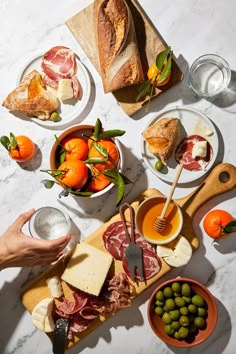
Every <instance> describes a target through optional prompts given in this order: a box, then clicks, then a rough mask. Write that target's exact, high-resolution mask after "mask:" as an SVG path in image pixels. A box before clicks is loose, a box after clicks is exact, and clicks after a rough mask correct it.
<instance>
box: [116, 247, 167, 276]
mask: <svg viewBox="0 0 236 354" xmlns="http://www.w3.org/2000/svg"><path fill="white" fill-rule="evenodd" d="M123 268H124V271H125V272H126V274H127V275H128V277H130V278H131V273H130V270H129V267H128V261H127V258H126V257H124V259H123ZM160 269H161V261H160V259H159V258H158V256H157V254H156V253H155V252H153V251H150V250H148V249H147V248H143V272H144V278H145V280H147V279H150V278H152V277H153V276H154V275H155V274H157V273H158V272H159V271H160ZM135 278H136V280H138V281H140V280H141V277H140V275H139V273H138V270H137V269H135Z"/></svg>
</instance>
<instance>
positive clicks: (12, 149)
mask: <svg viewBox="0 0 236 354" xmlns="http://www.w3.org/2000/svg"><path fill="white" fill-rule="evenodd" d="M0 141H1V143H2V145H3V146H4V147H5V148H6V149H7V151H8V153H9V156H10V157H11V158H12V159H13V160H15V161H18V162H26V161H29V160H30V159H32V157H33V156H34V154H35V144H34V143H33V141H32V140H31V139H30V138H28V137H27V136H25V135H18V136H15V135H14V134H13V133H10V138H8V137H7V136H2V137H1V139H0Z"/></svg>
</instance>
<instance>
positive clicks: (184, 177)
mask: <svg viewBox="0 0 236 354" xmlns="http://www.w3.org/2000/svg"><path fill="white" fill-rule="evenodd" d="M164 117H165V118H178V119H179V120H180V136H179V139H178V142H177V145H176V146H178V144H179V142H180V141H181V140H182V139H183V138H184V137H186V136H188V135H193V134H196V135H201V136H202V137H204V138H205V139H206V140H207V141H208V142H209V143H210V144H211V146H212V148H213V157H212V159H211V161H210V162H209V164H208V166H207V167H206V169H205V170H201V171H188V170H186V169H183V171H182V173H181V175H180V178H179V182H178V183H189V182H193V181H195V180H197V179H198V178H201V177H202V176H204V175H205V174H206V173H207V172H208V171H209V170H210V169H211V167H212V166H213V164H214V162H215V160H216V157H217V154H218V149H219V141H218V135H217V132H216V129H215V127H214V125H213V124H212V122H211V121H210V119H209V118H207V117H206V116H205V115H204V114H203V113H201V112H199V111H197V110H195V109H193V108H185V107H175V108H170V109H168V110H163V111H161V112H160V113H159V114H158V116H157V117H156V118H154V119H152V120H151V121H150V122H149V123H148V125H147V126H146V128H148V127H149V126H150V125H152V124H154V123H155V122H156V121H157V120H158V119H161V118H164ZM207 128H209V129H211V130H212V131H213V134H212V135H211V136H207V135H206V129H207ZM141 151H142V157H143V159H144V161H145V163H146V165H147V167H148V168H149V169H150V170H151V171H152V172H153V173H154V174H155V175H156V176H157V177H159V178H161V179H162V180H164V181H167V182H173V180H174V177H175V175H176V167H177V165H178V164H177V162H176V161H175V156H174V154H173V156H172V157H171V158H170V159H169V160H168V162H167V166H165V167H164V168H163V169H162V170H161V171H157V170H156V169H155V167H154V166H155V163H156V161H157V160H158V158H157V157H156V156H155V155H153V154H152V153H151V152H150V151H149V149H148V147H147V143H146V142H145V141H144V140H143V139H142V143H141Z"/></svg>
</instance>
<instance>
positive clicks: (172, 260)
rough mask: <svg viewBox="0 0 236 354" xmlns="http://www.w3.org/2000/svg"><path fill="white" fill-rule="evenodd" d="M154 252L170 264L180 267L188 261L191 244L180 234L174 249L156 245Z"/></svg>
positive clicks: (190, 255)
mask: <svg viewBox="0 0 236 354" xmlns="http://www.w3.org/2000/svg"><path fill="white" fill-rule="evenodd" d="M156 252H157V255H158V256H159V257H162V258H163V259H164V261H165V262H166V263H167V264H169V265H170V266H172V267H181V266H183V265H186V264H187V263H188V262H189V261H190V259H191V257H192V246H191V244H190V242H189V241H188V240H187V239H186V238H185V237H184V236H181V237H180V239H179V241H178V243H177V245H176V246H175V249H174V250H173V249H172V248H169V251H168V247H163V246H157V249H156Z"/></svg>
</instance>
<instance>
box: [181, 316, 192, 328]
mask: <svg viewBox="0 0 236 354" xmlns="http://www.w3.org/2000/svg"><path fill="white" fill-rule="evenodd" d="M189 322H190V321H189V318H188V316H184V315H182V316H180V318H179V323H180V324H181V326H183V327H188V325H189Z"/></svg>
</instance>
